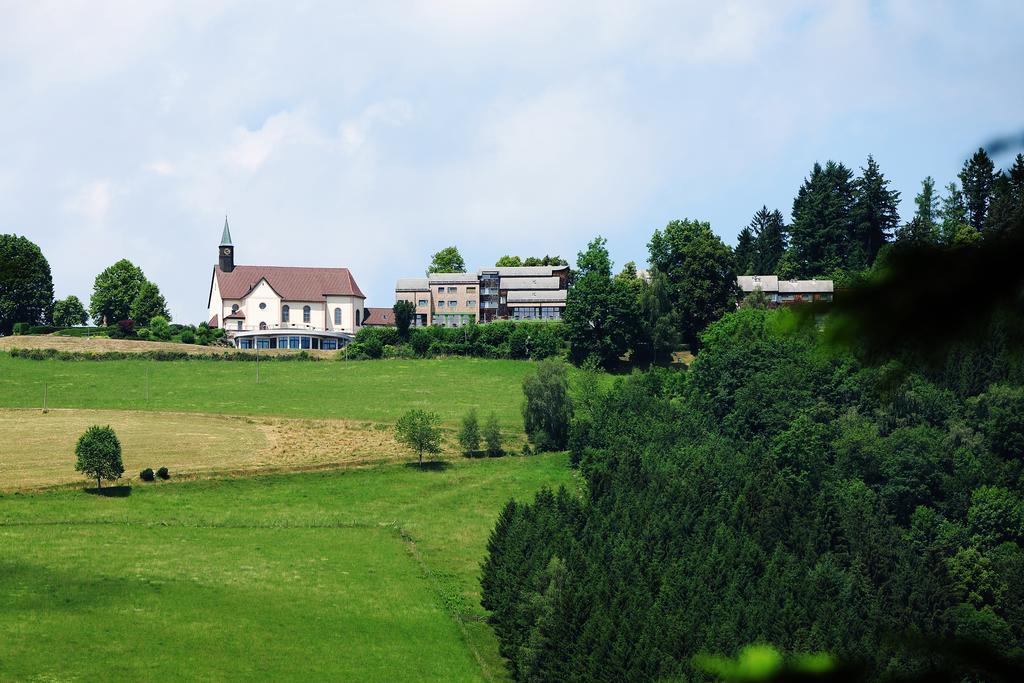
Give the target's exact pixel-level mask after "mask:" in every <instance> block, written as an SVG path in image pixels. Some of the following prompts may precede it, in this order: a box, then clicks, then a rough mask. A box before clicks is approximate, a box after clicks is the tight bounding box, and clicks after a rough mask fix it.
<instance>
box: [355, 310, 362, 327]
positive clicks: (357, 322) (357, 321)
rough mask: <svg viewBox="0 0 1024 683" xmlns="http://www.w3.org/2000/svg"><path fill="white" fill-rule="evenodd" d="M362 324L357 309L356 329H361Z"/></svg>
mask: <svg viewBox="0 0 1024 683" xmlns="http://www.w3.org/2000/svg"><path fill="white" fill-rule="evenodd" d="M361 324H362V323H361V322H359V309H358V308H357V309H356V327H359V326H360V325H361Z"/></svg>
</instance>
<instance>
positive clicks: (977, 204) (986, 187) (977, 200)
mask: <svg viewBox="0 0 1024 683" xmlns="http://www.w3.org/2000/svg"><path fill="white" fill-rule="evenodd" d="M994 169H995V165H994V164H993V163H992V159H990V158H989V156H988V153H987V152H986V151H985V150H984V149H982V148H980V147H979V148H978V151H977V152H975V153H974V155H973V156H971V158H970V159H968V160H967V161H965V162H964V167H963V169H962V170H961V171H960V173H959V177H960V183H961V185H963V192H964V199H965V201H966V204H967V218H968V222H969V223H970V224H971V225H972V226H973V227H974V229H975V230H978V231H979V232H980V231H981V230H984V229H985V220H986V216H987V215H988V206H989V202H990V201H991V200H992V184H993V183H994V182H995V173H994V172H993V171H994Z"/></svg>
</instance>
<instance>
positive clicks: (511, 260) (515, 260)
mask: <svg viewBox="0 0 1024 683" xmlns="http://www.w3.org/2000/svg"><path fill="white" fill-rule="evenodd" d="M521 265H523V259H521V258H519V257H518V256H508V255H505V256H502V257H501V258H500V259H498V262H497V263H495V264H494V267H495V268H518V267H519V266H521Z"/></svg>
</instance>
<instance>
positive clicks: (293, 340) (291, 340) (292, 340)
mask: <svg viewBox="0 0 1024 683" xmlns="http://www.w3.org/2000/svg"><path fill="white" fill-rule="evenodd" d="M288 348H289V349H297V348H299V338H298V337H288Z"/></svg>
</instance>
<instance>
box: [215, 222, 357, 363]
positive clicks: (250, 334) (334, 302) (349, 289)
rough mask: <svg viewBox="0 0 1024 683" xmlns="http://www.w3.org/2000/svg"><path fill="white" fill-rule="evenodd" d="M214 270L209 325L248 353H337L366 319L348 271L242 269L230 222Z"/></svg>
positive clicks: (243, 267) (340, 269) (353, 280)
mask: <svg viewBox="0 0 1024 683" xmlns="http://www.w3.org/2000/svg"><path fill="white" fill-rule="evenodd" d="M218 252H219V259H218V263H217V265H216V266H214V267H213V275H212V276H211V279H210V295H209V299H208V308H209V324H210V326H211V327H218V326H220V327H223V328H224V330H225V331H226V332H227V334H228V338H229V339H232V340H233V341H234V343H235V346H236V347H238V348H242V349H252V348H259V349H299V350H301V349H310V350H312V349H327V350H330V349H337V348H339V347H340V346H344V345H345V344H347V343H348V342H350V341H351V340H352V339H353V338H354V336H355V333H356V332H357V331H358V330H359V328H360V327H362V324H363V319H364V317H365V306H364V302H365V300H366V297H365V296H363V293H362V291H361V290H360V289H359V285H357V284H356V281H355V279H354V278H353V277H352V273H350V272H349V270H348V268H293V267H283V266H236V265H235V248H234V245H233V244H231V232H230V231H229V230H228V222H227V219H225V220H224V233H223V235H222V237H221V243H220V246H219V247H218Z"/></svg>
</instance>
